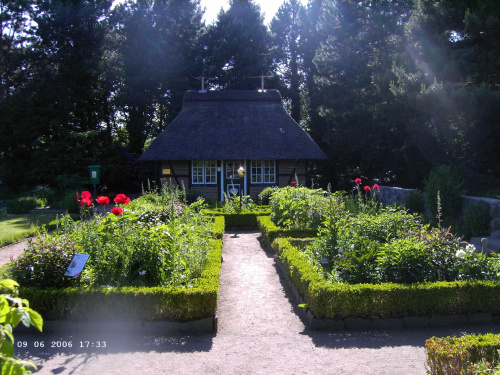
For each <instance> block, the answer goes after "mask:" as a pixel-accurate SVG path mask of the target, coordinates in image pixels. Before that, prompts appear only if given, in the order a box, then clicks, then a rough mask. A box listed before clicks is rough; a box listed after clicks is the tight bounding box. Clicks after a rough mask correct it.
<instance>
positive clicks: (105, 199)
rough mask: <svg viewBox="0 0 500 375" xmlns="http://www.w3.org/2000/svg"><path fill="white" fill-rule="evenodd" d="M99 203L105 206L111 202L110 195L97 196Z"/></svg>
mask: <svg viewBox="0 0 500 375" xmlns="http://www.w3.org/2000/svg"><path fill="white" fill-rule="evenodd" d="M96 201H97V203H99V204H100V205H101V206H105V205H107V204H109V198H108V197H97V198H96Z"/></svg>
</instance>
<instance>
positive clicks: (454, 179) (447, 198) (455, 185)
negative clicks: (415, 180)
mask: <svg viewBox="0 0 500 375" xmlns="http://www.w3.org/2000/svg"><path fill="white" fill-rule="evenodd" d="M462 192H463V182H462V178H461V177H460V175H459V174H458V172H457V171H456V170H455V169H454V168H452V167H450V166H447V165H440V166H438V167H435V168H434V169H432V171H431V172H430V173H429V178H428V180H426V181H425V194H426V203H427V208H428V210H429V213H430V218H431V222H433V223H436V218H437V216H438V213H439V212H438V208H437V207H438V201H437V199H438V193H439V197H440V200H441V202H440V205H441V210H442V216H443V219H444V220H445V221H447V220H449V219H451V218H453V217H456V216H457V215H458V213H459V212H460V209H461V208H462V197H461V194H462Z"/></svg>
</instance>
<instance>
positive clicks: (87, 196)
mask: <svg viewBox="0 0 500 375" xmlns="http://www.w3.org/2000/svg"><path fill="white" fill-rule="evenodd" d="M91 196H92V194H90V192H88V191H82V200H83V199H90V197H91Z"/></svg>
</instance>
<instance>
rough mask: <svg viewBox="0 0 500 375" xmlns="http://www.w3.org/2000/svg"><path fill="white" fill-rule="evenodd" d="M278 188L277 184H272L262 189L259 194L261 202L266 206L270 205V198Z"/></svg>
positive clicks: (258, 197)
mask: <svg viewBox="0 0 500 375" xmlns="http://www.w3.org/2000/svg"><path fill="white" fill-rule="evenodd" d="M278 189H279V188H278V187H277V186H270V187H268V188H265V189H264V190H262V191H261V192H260V194H259V195H258V196H257V199H258V202H259V204H260V205H264V206H267V205H269V199H271V195H273V193H274V192H275V191H276V190H278Z"/></svg>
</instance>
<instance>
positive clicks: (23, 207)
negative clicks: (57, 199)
mask: <svg viewBox="0 0 500 375" xmlns="http://www.w3.org/2000/svg"><path fill="white" fill-rule="evenodd" d="M42 203H43V202H40V200H39V199H38V198H36V197H19V198H17V199H11V200H7V201H5V205H6V206H7V212H8V213H10V214H27V213H28V212H30V211H33V210H34V209H35V208H37V207H40V206H42Z"/></svg>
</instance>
